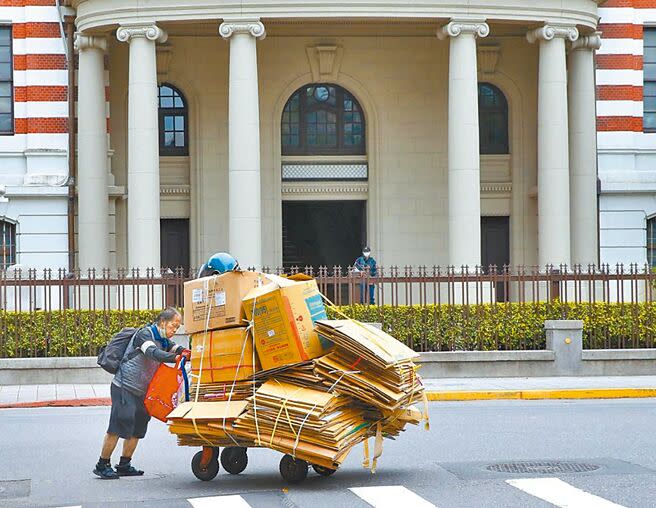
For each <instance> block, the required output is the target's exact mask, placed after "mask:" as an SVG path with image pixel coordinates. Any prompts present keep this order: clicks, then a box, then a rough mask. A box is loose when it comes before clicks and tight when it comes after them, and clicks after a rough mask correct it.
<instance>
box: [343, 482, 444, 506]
mask: <svg viewBox="0 0 656 508" xmlns="http://www.w3.org/2000/svg"><path fill="white" fill-rule="evenodd" d="M349 490H350V491H351V492H353V493H354V494H355V495H356V496H358V497H359V498H360V499H362V500H364V501H365V502H367V503H369V504H370V505H371V506H373V507H374V508H398V507H399V506H412V508H437V507H436V506H435V505H434V504H433V503H429V502H428V501H426V500H425V499H424V498H423V497H420V496H418V495H417V494H415V493H414V492H412V491H411V490H408V489H406V488H405V487H399V486H390V487H357V488H350V489H349Z"/></svg>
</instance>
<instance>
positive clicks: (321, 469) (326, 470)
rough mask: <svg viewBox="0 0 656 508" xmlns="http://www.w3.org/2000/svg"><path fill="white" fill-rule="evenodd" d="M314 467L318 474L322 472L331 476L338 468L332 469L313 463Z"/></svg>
mask: <svg viewBox="0 0 656 508" xmlns="http://www.w3.org/2000/svg"><path fill="white" fill-rule="evenodd" d="M312 469H314V472H315V473H317V474H320V475H321V476H330V475H332V474H335V472H336V471H337V469H331V468H329V467H324V466H318V465H317V464H312Z"/></svg>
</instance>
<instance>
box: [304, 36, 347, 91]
mask: <svg viewBox="0 0 656 508" xmlns="http://www.w3.org/2000/svg"><path fill="white" fill-rule="evenodd" d="M305 52H306V54H307V57H308V61H309V63H310V70H311V72H312V80H313V81H314V82H321V81H328V80H331V79H332V80H335V79H337V76H338V75H339V69H340V67H341V65H342V57H343V56H344V48H342V47H341V46H337V45H333V44H317V45H314V46H308V47H307V48H305Z"/></svg>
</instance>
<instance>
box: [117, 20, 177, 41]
mask: <svg viewBox="0 0 656 508" xmlns="http://www.w3.org/2000/svg"><path fill="white" fill-rule="evenodd" d="M137 37H143V38H146V39H148V40H149V41H153V42H159V43H162V42H166V40H167V39H168V35H167V33H166V32H165V31H164V30H162V29H161V28H160V27H158V26H157V25H156V24H155V23H134V24H132V23H126V24H124V25H121V26H120V27H118V30H116V38H117V39H118V40H119V41H121V42H128V43H129V42H130V41H132V39H134V38H137Z"/></svg>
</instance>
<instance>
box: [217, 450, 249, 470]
mask: <svg viewBox="0 0 656 508" xmlns="http://www.w3.org/2000/svg"><path fill="white" fill-rule="evenodd" d="M246 450H247V449H246V448H242V447H241V446H231V447H229V448H224V449H223V451H222V452H221V465H222V466H223V469H225V470H226V471H227V472H228V473H230V474H239V473H242V472H243V471H244V469H246V466H247V465H248V454H247V453H246Z"/></svg>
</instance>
